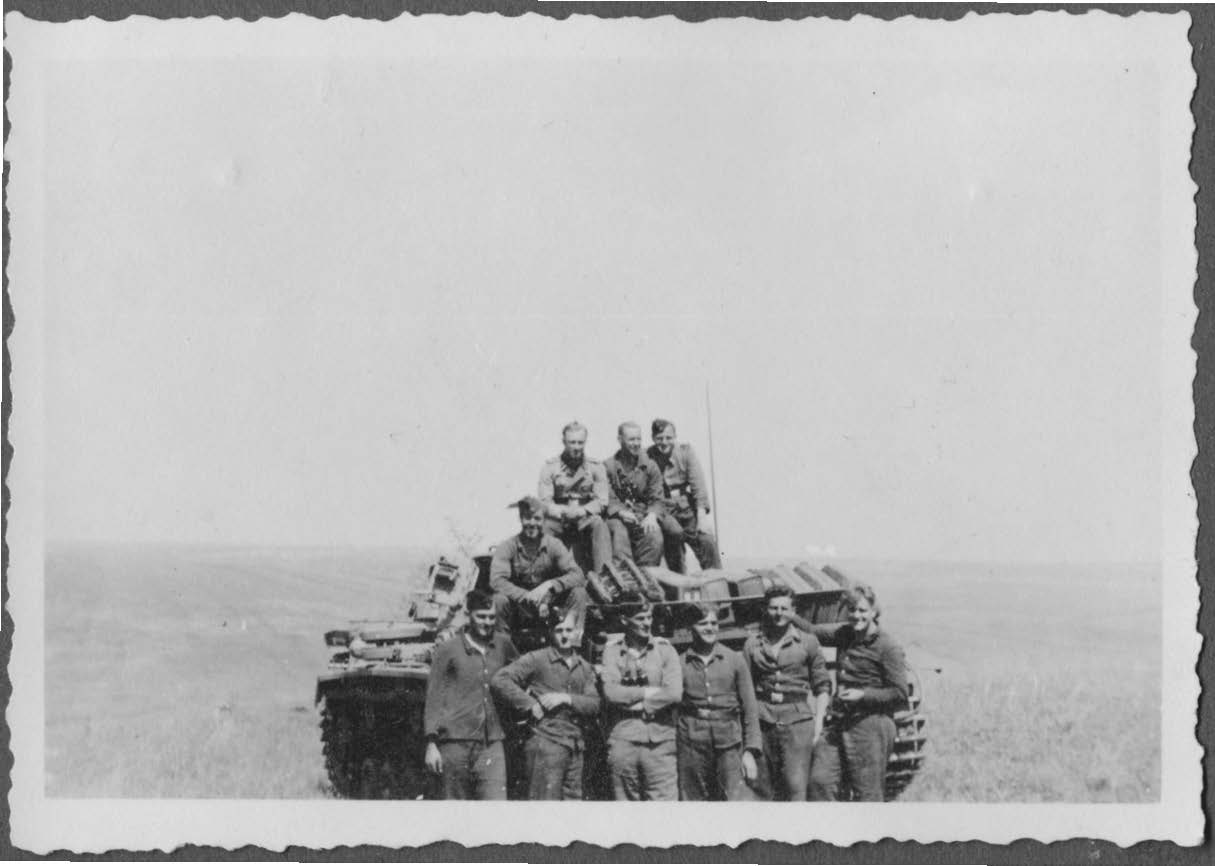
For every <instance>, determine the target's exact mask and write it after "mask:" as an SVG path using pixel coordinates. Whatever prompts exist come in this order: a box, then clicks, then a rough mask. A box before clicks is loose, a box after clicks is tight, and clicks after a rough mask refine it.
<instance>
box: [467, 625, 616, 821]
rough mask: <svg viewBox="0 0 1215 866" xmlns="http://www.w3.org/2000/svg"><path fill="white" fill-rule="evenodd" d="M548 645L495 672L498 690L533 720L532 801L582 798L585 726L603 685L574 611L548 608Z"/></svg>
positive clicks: (528, 757) (529, 753) (529, 754)
mask: <svg viewBox="0 0 1215 866" xmlns="http://www.w3.org/2000/svg"><path fill="white" fill-rule="evenodd" d="M548 623H549V646H547V647H545V648H544V649H539V650H536V651H535V652H530V653H527V654H526V655H523V656H521V657H519V658H518V659H516V660H515V661H514V662H512V663H511V664H509V665H507V666H506V667H504V668H502V669H500V670H499V671H498V672H497V673H496V674H494V678H493V682H492V683H491V685H492V687H493V690H494V693H495V694H496V695H497V696H498V698H499V699H500V700H502V701H503V702H504V703H506V704H508V705H510V706H511V707H513V708H514V709H515V710H517V711H518V712H519V713H521V714H528V715H530V716H531V718H532V719H533V720H534V722H535V724H534V727H533V728H532V735H531V738H530V739H529V740H528V741H527V745H526V747H525V749H524V753H525V761H526V773H527V790H528V799H529V800H580V799H582V764H583V754H584V753H585V751H586V739H585V736H584V734H583V725H584V724H586V722H587V721H588V720H589V719H591V718H592V717H594V716H596V715H597V714H598V713H599V704H600V700H599V684H598V681H597V680H596V678H595V670H594V668H593V667H591V664H590V662H588V661H587V660H586V659H584V658H583V657H582V656H581V655H579V654H578V644H577V640H576V638H577V623H576V622H575V616H574V613H573V611H568V612H567V611H557V610H553V611H550V612H549V619H548Z"/></svg>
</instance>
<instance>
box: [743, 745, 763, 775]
mask: <svg viewBox="0 0 1215 866" xmlns="http://www.w3.org/2000/svg"><path fill="white" fill-rule="evenodd" d="M742 771H743V778H744V779H746V780H747V781H748V782H754V781H755V780H756V779H758V778H759V765H758V764H756V763H755V755H753V754H752V753H750V752H747V751H744V752H743V754H742Z"/></svg>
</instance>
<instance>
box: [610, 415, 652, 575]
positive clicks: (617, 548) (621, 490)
mask: <svg viewBox="0 0 1215 866" xmlns="http://www.w3.org/2000/svg"><path fill="white" fill-rule="evenodd" d="M616 435H617V439H619V441H620V450H619V451H617V452H616V453H615V454H613V455H612V456H611V457H609V458H608V459H607V460H606V461H605V462H604V468H605V469H606V470H607V477H608V488H609V495H608V508H607V513H608V529H609V530H610V531H611V533H612V552H613V553H614V554H615V555H616V556H617V557H624V558H626V559H632V560H633V561H634V562H635V563H636V564H637V565H647V566H648V565H657V564H658V561H659V560H660V559H662V530H661V529H660V528H659V526H658V521H659V520H660V519H661V518H662V516H663V515H664V514H665V513H666V510H665V508H664V506H663V501H662V500H663V490H662V472H661V471H660V470H659V468H658V466H657V465H655V463H654V461H653V460H651V459H650V458H649V457H647V456H646V455H645V453H644V452H643V451H642V449H641V428H640V427H638V426H637V425H636V424H634V423H633V422H631V421H626V422H625V423H623V424H621V425H620V427H619V428H618V430H617V431H616Z"/></svg>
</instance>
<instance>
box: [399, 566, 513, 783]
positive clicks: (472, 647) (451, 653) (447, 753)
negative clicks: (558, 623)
mask: <svg viewBox="0 0 1215 866" xmlns="http://www.w3.org/2000/svg"><path fill="white" fill-rule="evenodd" d="M465 605H466V607H467V609H468V618H469V622H468V626H467V627H466V628H465V629H464V631H463V632H461V633H459V634H457V635H455V636H454V637H451V638H448V639H447V640H446V641H444V642H443V643H441V644H439V645H438V646H437V647H436V648H435V653H434V659H433V661H432V662H431V666H430V679H429V680H427V682H426V710H425V713H424V719H423V731H424V732H425V734H426V757H425V759H424V760H425V764H426V768H427V769H428V770H430V771H431V772H432V773H435V774H437V775H438V776H439V777H440V779H441V792H442V794H443V799H445V800H505V799H506V755H505V752H504V750H503V748H502V740H503V731H502V723H501V722H500V721H499V719H498V710H497V707H496V706H495V705H494V701H493V697H492V695H491V694H490V688H489V684H490V680H491V679H492V677H493V675H494V674H495V673H497V672H498V670H499V668H501V667H502V666H503V665H506V664H509V663H510V662H512V661H514V659H515V658H516V656H518V652H516V650H515V646H514V644H513V643H511V640H510V638H509V637H507V636H506V635H503V634H497V633H495V631H494V619H495V617H494V600H493V598H492V597H491V596H490V595H489V594H488V593H485V592H481V591H479V590H474V591H472V592H470V593H469V594H468V596H467V597H466V599H465Z"/></svg>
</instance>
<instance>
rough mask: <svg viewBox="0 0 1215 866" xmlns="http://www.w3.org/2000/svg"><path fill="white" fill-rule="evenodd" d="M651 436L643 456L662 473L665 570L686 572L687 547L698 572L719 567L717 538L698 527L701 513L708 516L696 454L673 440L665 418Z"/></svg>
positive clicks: (706, 490) (706, 495) (705, 489)
mask: <svg viewBox="0 0 1215 866" xmlns="http://www.w3.org/2000/svg"><path fill="white" fill-rule="evenodd" d="M650 435H651V437H652V438H653V440H654V444H653V445H651V446H650V447H649V448H647V449H646V452H645V453H646V456H647V457H649V458H650V459H651V460H653V461H654V463H656V464H657V466H658V469H659V470H660V471H661V472H662V483H663V492H664V494H665V496H666V514H665V515H663V517H662V518H660V520H659V525H660V526H661V527H662V544H663V551H664V553H665V555H666V560H667V567H668V568H670V569H671V571H677V572H679V573H680V574H683V573H685V572H686V571H687V566H686V564H685V561H684V553H683V546H684V545H685V544H687V545H688V547H690V548H692V553H694V554H695V555H696V561H697V562H698V563H700V567H701V570H704V569H706V568H721V556H720V554H718V552H717V539H716V538H715V537H714V536H713V533H711V532H709V531H708V530H706V529H702V528H701V527H700V513H701V512H702V511H703V512H704V513H705V514H708V513H709V488H708V485H707V484H705V473H704V470H703V469H701V468H700V460H699V459H698V458H697V457H696V452H695V451H693V450H692V446H691V445H689V444H688V443H686V442H676V441H675V425H674V424H672V423H671V422H670V421H668V420H666V419H665V418H655V419H654V423H653V424H651V425H650Z"/></svg>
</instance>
